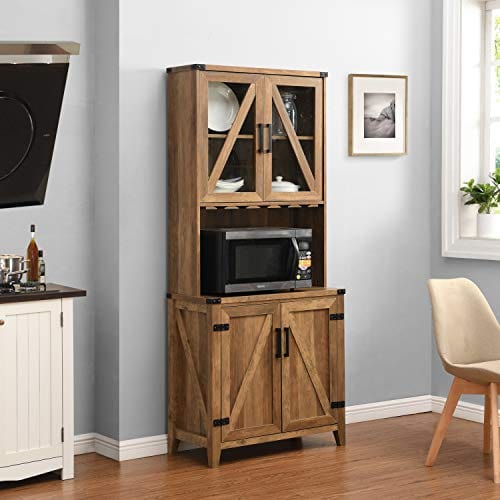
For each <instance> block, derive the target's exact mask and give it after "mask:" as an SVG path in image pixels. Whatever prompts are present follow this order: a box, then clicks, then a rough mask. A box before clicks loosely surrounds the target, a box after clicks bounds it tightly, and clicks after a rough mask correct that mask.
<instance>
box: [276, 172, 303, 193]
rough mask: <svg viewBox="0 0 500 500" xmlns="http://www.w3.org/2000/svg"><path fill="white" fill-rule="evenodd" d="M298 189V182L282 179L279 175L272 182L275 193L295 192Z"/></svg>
mask: <svg viewBox="0 0 500 500" xmlns="http://www.w3.org/2000/svg"><path fill="white" fill-rule="evenodd" d="M299 189H300V186H299V185H298V184H294V183H293V182H289V181H284V180H283V177H281V176H280V175H279V176H278V177H276V180H275V181H273V183H272V190H273V192H275V193H296V192H297V191H298V190H299Z"/></svg>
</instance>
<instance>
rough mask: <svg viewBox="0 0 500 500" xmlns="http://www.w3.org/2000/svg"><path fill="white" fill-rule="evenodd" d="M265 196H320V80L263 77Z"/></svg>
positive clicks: (289, 197)
mask: <svg viewBox="0 0 500 500" xmlns="http://www.w3.org/2000/svg"><path fill="white" fill-rule="evenodd" d="M266 97H267V102H266V107H265V111H266V113H265V114H266V116H265V118H266V129H267V130H268V141H267V142H268V144H270V146H269V147H268V150H266V152H269V153H270V154H265V155H264V156H265V189H264V192H265V198H266V199H267V200H278V201H293V200H311V201H319V200H322V199H323V179H322V171H323V79H322V78H306V77H289V76H268V77H266Z"/></svg>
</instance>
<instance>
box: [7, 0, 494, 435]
mask: <svg viewBox="0 0 500 500" xmlns="http://www.w3.org/2000/svg"><path fill="white" fill-rule="evenodd" d="M4 3H5V5H3V11H2V17H1V19H0V38H3V39H41V40H43V39H75V40H77V41H80V42H81V43H82V55H81V56H79V57H78V58H75V59H74V61H73V62H72V67H71V69H70V77H69V80H68V87H67V94H66V98H65V102H64V105H63V114H62V119H61V125H60V134H59V137H58V140H57V144H56V151H55V154H54V164H53V170H52V173H51V177H50V180H49V190H48V194H47V203H46V205H45V206H44V207H38V208H26V209H23V208H21V209H11V210H3V211H0V231H1V234H2V235H5V236H4V239H3V243H2V246H1V247H0V248H1V249H2V250H8V251H18V252H23V251H24V248H25V245H26V244H27V236H28V231H27V230H28V227H29V224H30V223H31V222H34V223H37V225H38V226H39V240H40V245H41V246H42V247H44V248H45V250H46V252H47V262H48V270H49V277H50V279H51V280H55V281H61V282H64V283H68V284H72V285H75V286H81V287H85V288H87V289H88V290H89V297H88V298H86V299H83V300H78V301H77V306H76V307H77V308H76V315H75V318H76V329H75V333H76V343H75V354H76V424H77V425H76V432H77V433H79V434H80V433H85V432H91V431H97V432H99V433H101V434H104V435H107V436H110V437H113V438H116V439H121V440H124V439H131V438H136V437H142V436H148V435H157V434H163V433H165V432H166V343H165V337H166V334H165V330H166V311H165V293H166V248H167V245H166V244H167V241H166V239H167V237H166V123H165V115H166V113H165V107H166V102H165V95H166V93H165V86H166V77H165V72H164V69H165V67H166V66H173V65H178V64H185V63H191V62H205V63H214V64H227V65H246V66H261V67H283V68H302V69H319V70H323V71H329V73H330V77H329V79H328V96H327V97H328V116H327V120H328V136H327V141H328V143H327V146H328V176H327V178H328V186H327V191H328V199H329V213H328V217H329V219H328V220H329V241H328V245H329V256H328V260H329V271H328V273H329V274H328V282H329V285H332V286H342V287H346V288H347V289H348V295H347V297H346V313H347V321H346V326H347V330H346V355H347V360H346V361H347V403H348V404H350V405H352V404H359V403H368V402H373V401H383V400H388V399H392V398H403V397H409V396H416V395H422V394H429V392H430V388H431V376H430V373H431V371H430V365H431V352H432V346H431V335H430V315H429V304H428V300H427V292H426V289H425V281H426V280H427V278H428V277H429V275H430V274H431V213H430V206H431V178H430V175H431V157H430V151H431V143H430V139H431V138H430V133H429V130H430V125H431V123H430V122H431V120H430V116H431V113H430V110H431V93H430V81H431V73H430V71H431V63H430V53H431V45H430V40H431V34H430V27H431V3H434V2H431V0H425V1H423V0H379V1H377V2H373V0H351V1H349V2H346V1H345V0H317V1H315V2H312V3H310V4H308V8H307V9H304V8H303V5H304V4H303V2H302V1H298V0H294V1H290V0H288V1H285V0H278V1H275V2H267V1H265V0H256V4H255V8H253V9H251V10H250V11H249V12H247V13H246V14H245V16H244V17H241V16H240V15H239V13H238V12H236V11H235V10H234V2H231V1H230V0H217V1H216V2H215V4H214V3H213V2H211V3H209V2H197V1H195V0H187V1H185V2H181V3H176V4H175V8H174V7H173V4H172V3H170V2H164V1H160V0H146V1H144V2H141V3H138V2H136V1H132V0H122V1H121V2H119V4H120V12H119V13H118V0H107V1H106V2H102V1H101V0H92V1H85V0H50V1H49V2H43V5H42V3H40V2H35V1H34V0H25V1H23V2H10V3H7V2H4ZM214 5H215V6H214ZM264 11H265V12H266V16H262V15H261V12H264ZM221 13H222V14H221ZM223 13H226V15H223ZM256 27H258V30H256ZM274 49H275V50H274ZM433 51H434V52H435V49H434V48H433ZM433 64H435V61H434V60H433ZM356 72H372V73H387V74H389V73H396V74H407V75H409V85H410V94H409V96H410V101H409V119H410V121H409V134H410V136H409V147H410V150H409V155H408V156H405V157H396V158H350V157H348V156H347V75H348V73H356ZM433 83H434V86H435V81H433ZM434 90H435V88H434ZM435 94H436V93H435V91H434V92H433V98H434V99H435V98H436V96H435ZM117 124H118V125H119V127H118V128H117ZM433 127H434V128H433V132H434V133H433V138H435V135H436V132H437V131H436V129H435V121H433ZM433 154H434V160H435V156H436V148H433ZM433 167H434V169H435V168H437V167H436V164H435V161H434V163H433ZM434 175H435V173H433V182H432V185H433V186H434V185H435V182H436V181H435V179H434ZM435 189H436V188H435V187H433V188H432V193H433V195H434V194H435V193H439V191H435ZM432 203H433V208H435V207H434V205H435V204H436V203H438V202H437V201H436V199H435V196H434V197H433V199H432ZM433 213H435V212H434V211H433ZM435 229H436V227H435V224H434V223H433V225H432V230H433V233H432V235H433V238H432V243H433V247H432V248H433V256H432V261H433V263H434V261H435V260H437V258H436V255H437V250H436V245H435V242H436V241H437V240H436V239H435V238H434V236H435V232H436V230H435ZM4 247H5V248H4ZM75 262H76V263H77V265H75ZM433 265H434V264H433ZM450 272H451V271H450ZM486 273H487V271H485V273H484V274H486ZM94 332H95V334H96V335H95V345H94ZM94 353H95V355H94Z"/></svg>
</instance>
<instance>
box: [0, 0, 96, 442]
mask: <svg viewBox="0 0 500 500" xmlns="http://www.w3.org/2000/svg"><path fill="white" fill-rule="evenodd" d="M49 4H50V5H49ZM90 9H91V6H90V3H89V2H88V1H85V0H51V1H50V2H40V1H37V0H24V1H22V2H21V1H19V2H18V1H16V2H8V1H3V2H2V3H1V15H0V39H1V40H75V41H78V42H80V43H81V44H82V49H81V55H79V56H77V57H74V58H72V60H71V64H70V70H69V75H68V81H67V85H66V93H65V96H64V102H63V106H62V114H61V119H60V122H59V131H58V134H57V139H56V145H55V150H54V157H53V162H52V168H51V173H50V177H49V184H48V189H47V196H46V202H45V205H44V206H41V207H27V208H11V209H4V210H0V234H1V237H0V252H16V253H21V254H24V252H25V251H26V247H27V244H28V239H29V226H30V224H31V223H34V224H36V225H37V241H38V244H39V247H40V248H43V249H44V250H45V256H46V261H47V277H48V279H49V280H50V281H53V282H59V283H63V284H67V285H72V286H76V287H81V288H86V289H87V290H88V292H89V295H88V297H86V298H84V299H76V300H75V353H76V357H75V380H76V387H75V397H76V432H77V433H79V434H81V433H86V432H92V431H94V307H93V306H94V300H95V295H94V286H93V269H92V262H91V259H92V241H93V230H92V201H93V181H92V170H93V165H92V163H93V146H92V144H93V117H92V111H93V95H92V91H93V85H94V81H93V78H94V71H93V70H94V68H93V64H94V62H93V53H92V44H91V42H92V40H93V26H92V22H91V19H92V15H91V10H90ZM0 86H1V83H0Z"/></svg>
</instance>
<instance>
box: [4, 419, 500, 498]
mask: <svg viewBox="0 0 500 500" xmlns="http://www.w3.org/2000/svg"><path fill="white" fill-rule="evenodd" d="M438 418H439V416H438V415H435V414H429V413H427V414H421V415H412V416H407V417H399V418H391V419H386V420H378V421H374V422H363V423H359V424H351V425H349V426H348V427H347V433H348V434H347V437H348V445H347V447H345V448H337V447H336V446H335V444H334V440H333V438H332V437H331V436H330V435H329V434H322V435H319V436H313V437H308V438H303V439H302V441H301V440H299V439H296V440H290V441H285V442H281V443H279V442H278V443H272V444H265V445H258V446H252V447H247V448H241V449H234V450H227V451H225V452H223V454H222V462H221V466H220V467H219V468H218V469H208V468H207V467H206V466H205V464H206V458H205V454H204V453H203V452H202V451H201V450H189V451H185V452H181V453H180V454H179V455H177V456H175V457H166V456H160V457H152V458H145V459H142V460H133V461H129V462H122V463H121V464H119V463H117V462H114V461H112V460H109V459H106V458H104V457H101V456H99V455H95V454H89V455H80V456H78V457H77V458H76V479H75V480H74V481H60V480H59V479H57V478H56V477H55V475H54V474H47V475H45V476H41V477H39V478H36V479H31V480H27V481H23V482H20V483H9V484H2V485H0V498H2V499H4V498H5V499H14V498H15V499H35V498H36V499H37V500H38V499H50V498H79V499H80V498H105V499H114V498H119V499H130V498H146V499H156V498H158V499H160V498H185V499H190V498H193V499H194V498H196V499H199V498H227V499H237V498H260V499H265V498H272V499H277V498H292V499H293V498H302V499H315V498H318V499H322V498H325V499H326V498H339V497H342V498H355V499H359V498H361V499H363V498H377V499H380V500H381V499H384V500H385V499H391V498H398V499H401V498H421V497H432V498H445V499H461V498H464V499H465V498H500V485H494V484H493V482H492V481H491V457H488V456H484V455H483V454H482V442H481V439H482V427H481V425H479V424H475V423H472V422H466V421H463V420H457V419H454V420H453V422H452V424H451V426H450V429H449V433H448V436H447V438H446V439H445V442H444V444H443V447H442V449H441V453H440V454H439V456H438V459H437V462H436V465H435V466H434V467H433V468H427V467H425V466H424V459H425V455H426V452H427V448H428V446H429V443H430V440H431V437H432V432H433V430H434V427H435V425H436V422H437V419H438Z"/></svg>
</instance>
